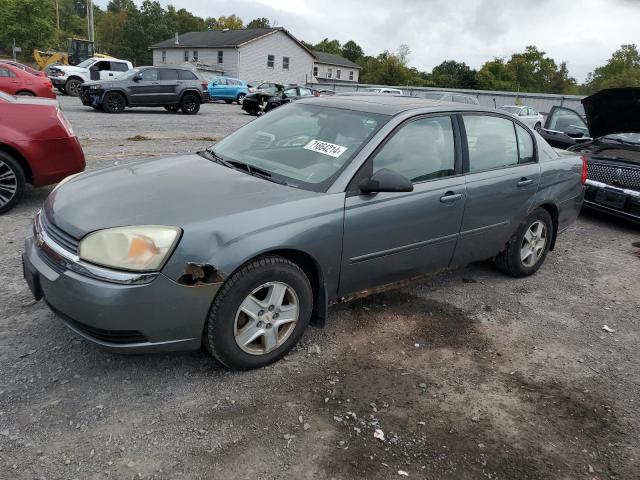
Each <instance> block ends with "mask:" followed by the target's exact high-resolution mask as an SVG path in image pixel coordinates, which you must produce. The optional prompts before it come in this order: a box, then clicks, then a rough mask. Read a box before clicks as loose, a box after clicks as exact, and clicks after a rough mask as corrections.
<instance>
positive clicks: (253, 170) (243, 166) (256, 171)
mask: <svg viewBox="0 0 640 480" xmlns="http://www.w3.org/2000/svg"><path fill="white" fill-rule="evenodd" d="M204 152H206V153H207V154H209V155H210V156H211V157H212V159H213V160H215V161H216V162H218V163H220V164H221V165H224V166H225V167H228V168H233V169H234V170H242V171H245V172H247V173H248V174H249V175H251V176H252V177H260V178H263V179H265V180H269V181H270V182H273V183H277V184H279V185H288V184H287V182H285V181H284V180H281V179H276V178H273V175H271V173H270V172H268V171H266V170H263V169H262V168H259V167H256V166H253V165H249V164H248V163H245V162H240V161H238V160H225V159H224V158H222V157H221V156H220V155H218V154H217V153H216V152H215V151H213V150H210V149H207V150H205V151H204ZM204 152H203V153H204Z"/></svg>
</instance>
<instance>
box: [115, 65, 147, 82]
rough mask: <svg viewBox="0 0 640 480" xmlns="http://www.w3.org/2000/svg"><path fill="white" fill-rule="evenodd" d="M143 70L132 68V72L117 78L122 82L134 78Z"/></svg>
mask: <svg viewBox="0 0 640 480" xmlns="http://www.w3.org/2000/svg"><path fill="white" fill-rule="evenodd" d="M141 70H142V68H132V69H131V70H129V71H127V72H124V73H122V74H121V75H118V76H117V78H119V79H121V80H124V79H125V78H133V76H134V75H137V74H138V73H140V71H141Z"/></svg>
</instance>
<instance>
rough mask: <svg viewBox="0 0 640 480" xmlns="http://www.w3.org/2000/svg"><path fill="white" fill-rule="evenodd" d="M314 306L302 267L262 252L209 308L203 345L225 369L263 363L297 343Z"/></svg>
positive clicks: (233, 277)
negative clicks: (262, 255)
mask: <svg viewBox="0 0 640 480" xmlns="http://www.w3.org/2000/svg"><path fill="white" fill-rule="evenodd" d="M312 309H313V293H312V289H311V284H310V282H309V279H308V278H307V276H306V275H305V273H304V272H303V271H302V270H301V269H300V267H298V266H297V265H296V264H294V263H293V262H290V261H289V260H287V259H285V258H283V257H280V256H275V255H268V256H264V257H260V258H257V259H255V260H253V261H251V262H249V263H247V264H246V265H245V266H243V267H242V268H241V269H240V270H239V271H237V272H236V273H234V274H233V275H232V276H231V277H229V279H228V280H227V281H226V282H225V284H224V285H223V286H222V288H221V290H220V292H219V293H218V295H217V296H216V299H215V301H214V302H213V305H212V307H211V311H210V312H209V318H208V320H207V324H206V326H205V330H204V344H205V345H206V347H207V349H208V351H209V352H210V353H211V355H212V356H213V357H214V358H215V359H216V360H218V362H220V363H221V364H222V365H224V366H226V367H227V368H232V369H238V370H247V369H252V368H259V367H263V366H265V365H268V364H270V363H272V362H275V361H276V360H278V359H280V358H282V357H283V356H284V355H286V354H287V352H288V351H289V350H291V348H292V347H293V346H294V345H295V344H296V343H297V342H298V340H299V339H300V337H301V336H302V334H303V332H304V330H305V328H306V327H307V325H308V324H309V319H310V318H311V311H312Z"/></svg>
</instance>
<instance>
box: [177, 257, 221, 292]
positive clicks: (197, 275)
mask: <svg viewBox="0 0 640 480" xmlns="http://www.w3.org/2000/svg"><path fill="white" fill-rule="evenodd" d="M225 276H226V275H225V274H224V273H223V272H221V271H220V270H218V269H217V268H216V267H214V266H213V265H210V264H208V263H195V262H187V264H186V265H185V267H184V273H183V274H182V276H181V277H180V278H179V279H178V283H181V284H182V285H188V286H190V287H197V286H200V285H209V284H212V283H221V282H224V279H225Z"/></svg>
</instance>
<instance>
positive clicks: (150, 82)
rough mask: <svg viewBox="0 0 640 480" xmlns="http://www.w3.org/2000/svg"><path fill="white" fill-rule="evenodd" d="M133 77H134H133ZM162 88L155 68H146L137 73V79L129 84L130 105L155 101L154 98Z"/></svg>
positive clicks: (147, 103)
mask: <svg viewBox="0 0 640 480" xmlns="http://www.w3.org/2000/svg"><path fill="white" fill-rule="evenodd" d="M134 78H135V77H134ZM161 90H162V87H161V86H160V80H159V74H158V69H157V68H146V69H144V70H142V71H140V73H139V74H138V80H136V81H133V80H132V82H131V84H130V86H129V99H130V101H131V105H132V106H135V105H149V104H153V103H156V102H155V98H156V97H157V95H158V93H160V91H161Z"/></svg>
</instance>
